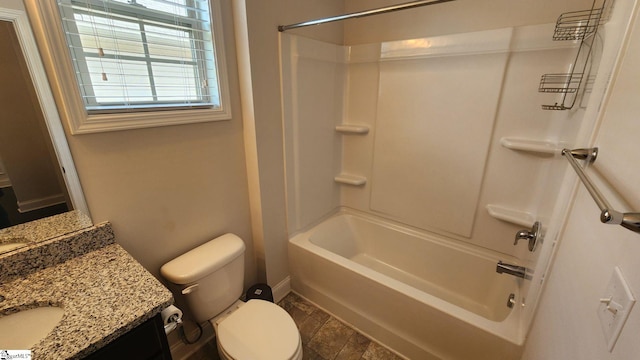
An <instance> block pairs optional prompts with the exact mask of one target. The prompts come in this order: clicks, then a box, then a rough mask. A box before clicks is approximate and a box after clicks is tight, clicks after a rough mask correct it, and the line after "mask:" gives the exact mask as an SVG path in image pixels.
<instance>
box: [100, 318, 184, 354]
mask: <svg viewBox="0 0 640 360" xmlns="http://www.w3.org/2000/svg"><path fill="white" fill-rule="evenodd" d="M87 359H91V360H103V359H104V360H107V359H109V360H113V359H122V360H128V359H131V360H147V359H153V360H156V359H157V360H161V359H162V360H171V352H170V351H169V343H168V342H167V336H166V335H165V333H164V326H163V324H162V318H161V317H160V314H158V315H156V316H155V317H153V318H151V319H149V320H148V321H147V322H145V323H144V324H142V325H140V326H138V327H137V328H135V329H133V330H131V331H129V332H128V333H126V334H124V335H122V336H120V337H119V338H118V339H116V340H114V341H113V342H112V343H110V344H108V345H107V346H105V347H103V348H102V349H99V350H98V351H96V352H95V353H93V354H91V355H89V356H88V357H87Z"/></svg>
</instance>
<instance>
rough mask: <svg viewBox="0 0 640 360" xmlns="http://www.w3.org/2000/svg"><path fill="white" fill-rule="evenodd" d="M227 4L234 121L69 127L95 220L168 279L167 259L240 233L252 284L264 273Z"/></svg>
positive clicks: (225, 15)
mask: <svg viewBox="0 0 640 360" xmlns="http://www.w3.org/2000/svg"><path fill="white" fill-rule="evenodd" d="M2 1H4V0H2ZM222 4H223V7H222V11H223V14H222V18H223V19H224V24H223V26H224V35H225V47H226V56H227V59H226V60H227V61H226V62H227V65H228V73H229V81H230V90H231V91H230V92H231V105H232V106H231V110H232V114H233V118H232V119H231V120H229V121H218V122H209V123H198V124H188V125H177V126H168V127H156V128H149V129H139V130H128V131H116V132H105V133H96V134H87V135H70V133H69V129H68V126H67V124H66V123H64V126H65V131H66V134H67V139H68V142H69V147H70V148H71V153H72V155H73V159H74V161H75V164H76V167H77V170H78V174H79V177H80V181H81V184H82V187H83V191H84V194H85V196H86V199H87V203H88V206H89V210H90V212H91V217H92V219H93V221H94V222H95V223H99V222H103V221H110V222H111V223H112V224H113V229H114V231H115V234H116V241H117V242H118V243H119V244H120V245H122V246H123V247H124V248H125V249H126V250H127V251H128V252H130V253H131V254H132V255H133V256H134V257H135V258H136V260H138V261H139V262H140V263H141V264H142V265H143V266H144V267H145V268H147V269H148V270H149V271H150V272H151V273H153V274H154V275H156V276H158V277H160V276H159V269H160V267H161V266H162V265H163V264H164V263H165V262H167V261H169V260H171V259H173V258H174V257H176V256H178V255H180V254H182V253H184V252H185V251H188V250H190V249H192V248H194V247H196V246H198V245H200V244H202V243H204V242H206V241H208V240H210V239H212V238H214V237H216V236H219V235H221V234H223V233H226V232H233V233H235V234H237V235H239V236H240V237H241V238H243V239H244V240H245V242H246V243H247V251H246V253H245V257H246V273H245V285H247V286H248V285H251V284H252V283H253V282H254V281H255V278H256V271H255V261H254V254H253V246H252V234H251V227H250V214H249V198H248V191H247V177H246V169H245V161H244V144H243V139H242V131H243V129H242V112H241V109H240V100H239V99H240V97H239V89H238V76H237V67H236V58H235V46H234V33H233V23H232V21H231V19H232V13H231V8H230V7H229V2H228V1H222ZM44 58H45V59H47V58H48V57H44ZM45 61H46V60H45ZM56 100H58V101H59V99H56Z"/></svg>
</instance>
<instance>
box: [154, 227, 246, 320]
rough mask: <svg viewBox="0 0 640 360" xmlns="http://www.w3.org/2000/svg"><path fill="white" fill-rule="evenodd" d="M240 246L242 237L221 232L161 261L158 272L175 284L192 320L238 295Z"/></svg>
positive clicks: (209, 315)
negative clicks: (167, 259) (189, 311)
mask: <svg viewBox="0 0 640 360" xmlns="http://www.w3.org/2000/svg"><path fill="white" fill-rule="evenodd" d="M244 250H245V245H244V242H243V241H242V239H240V238H239V237H238V236H236V235H234V234H224V235H222V236H220V237H217V238H215V239H213V240H211V241H209V242H207V243H205V244H202V245H200V246H198V247H197V248H195V249H193V250H190V251H189V252H187V253H185V254H182V255H180V256H178V257H177V258H175V259H173V260H171V261H169V262H168V263H166V264H164V265H163V266H162V267H161V268H160V273H161V274H162V276H163V277H164V278H165V279H167V280H168V281H169V282H171V283H172V284H174V285H176V286H177V287H178V289H179V290H180V292H181V294H182V296H183V298H184V300H185V302H186V304H187V306H188V307H189V310H191V313H192V314H193V316H194V317H195V319H194V320H196V321H197V322H199V323H200V322H204V321H207V320H209V319H211V318H213V317H214V316H216V315H218V314H219V313H221V312H222V311H223V310H225V309H226V308H227V307H229V306H231V305H232V304H233V303H234V302H235V301H236V300H238V299H239V298H240V296H241V295H242V290H243V284H244Z"/></svg>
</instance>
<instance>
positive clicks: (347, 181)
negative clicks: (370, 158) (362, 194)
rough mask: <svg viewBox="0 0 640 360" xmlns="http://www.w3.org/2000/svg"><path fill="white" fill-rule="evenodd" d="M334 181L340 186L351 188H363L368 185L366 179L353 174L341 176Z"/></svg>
mask: <svg viewBox="0 0 640 360" xmlns="http://www.w3.org/2000/svg"><path fill="white" fill-rule="evenodd" d="M333 180H334V181H335V182H337V183H339V184H344V185H351V186H362V185H364V184H366V183H367V178H366V177H364V176H359V175H351V174H339V175H337V176H336V177H334V178H333Z"/></svg>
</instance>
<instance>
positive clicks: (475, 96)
mask: <svg viewBox="0 0 640 360" xmlns="http://www.w3.org/2000/svg"><path fill="white" fill-rule="evenodd" d="M553 31H554V25H553V24H542V25H535V26H523V27H511V28H503V29H496V30H488V31H477V32H471V33H461V34H452V35H446V36H438V37H430V38H421V39H408V40H402V41H393V42H383V43H374V44H366V45H354V46H343V45H334V44H328V43H323V42H320V41H316V40H311V39H307V38H303V37H300V36H296V35H290V34H281V68H282V90H283V99H284V102H283V109H284V128H285V156H286V173H287V174H286V179H287V196H288V197H287V202H288V204H287V205H288V224H289V225H288V226H289V233H290V235H293V234H295V233H297V232H299V231H301V230H304V229H305V228H307V227H309V226H310V225H312V224H314V223H315V222H317V221H318V220H320V219H322V218H325V217H326V216H328V215H330V214H332V213H333V212H335V211H336V210H337V209H339V208H341V207H347V208H350V209H354V210H356V211H362V212H366V213H371V214H375V215H377V216H381V217H384V218H387V219H390V220H392V221H396V222H398V223H401V224H403V225H407V226H409V227H412V228H414V229H416V230H419V231H427V232H429V233H431V234H433V235H434V236H438V237H440V238H442V239H446V240H451V241H456V242H460V243H465V244H467V245H469V246H471V247H477V248H484V249H488V250H491V251H495V252H499V253H502V254H506V255H512V256H514V257H518V258H525V257H526V255H527V249H526V246H524V245H522V246H513V237H514V234H515V232H516V231H517V230H519V229H521V228H528V227H531V225H532V224H533V222H534V221H536V220H541V221H542V222H543V224H544V223H545V222H546V221H548V217H549V216H550V213H551V211H552V210H553V206H554V204H555V197H556V196H557V192H558V191H559V190H558V189H559V184H560V182H561V181H562V177H563V176H564V171H565V169H566V164H565V162H563V159H561V158H560V156H559V149H561V148H562V146H563V145H564V144H572V143H573V141H574V138H575V136H576V133H577V129H578V128H579V126H580V119H581V117H582V115H583V112H584V111H583V106H584V105H585V103H581V106H577V107H576V108H575V109H572V111H545V110H542V109H541V107H540V104H541V103H544V102H546V101H548V100H549V95H548V94H540V93H538V92H537V87H538V83H539V79H540V75H541V74H545V73H550V72H556V71H558V69H568V68H570V67H571V65H572V64H571V63H572V61H573V58H574V55H575V51H576V48H577V46H578V45H579V43H578V42H573V41H567V42H555V41H553V40H552V35H553Z"/></svg>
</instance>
